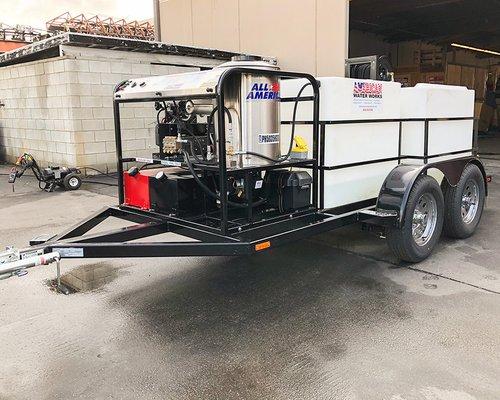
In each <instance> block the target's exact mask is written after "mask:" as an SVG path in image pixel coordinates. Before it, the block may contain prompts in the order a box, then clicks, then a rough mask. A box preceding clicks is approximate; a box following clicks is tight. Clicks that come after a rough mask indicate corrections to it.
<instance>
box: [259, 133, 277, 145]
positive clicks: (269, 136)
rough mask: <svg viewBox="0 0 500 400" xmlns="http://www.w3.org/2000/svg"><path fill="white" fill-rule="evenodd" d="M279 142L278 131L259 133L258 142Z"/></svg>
mask: <svg viewBox="0 0 500 400" xmlns="http://www.w3.org/2000/svg"><path fill="white" fill-rule="evenodd" d="M279 142H280V134H279V133H260V134H259V144H276V143H279Z"/></svg>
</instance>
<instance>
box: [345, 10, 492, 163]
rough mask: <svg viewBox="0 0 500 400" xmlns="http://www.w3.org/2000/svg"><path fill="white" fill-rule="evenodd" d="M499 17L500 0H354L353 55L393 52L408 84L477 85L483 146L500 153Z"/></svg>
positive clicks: (477, 118) (477, 123) (397, 74)
mask: <svg viewBox="0 0 500 400" xmlns="http://www.w3.org/2000/svg"><path fill="white" fill-rule="evenodd" d="M499 20H500V1H499V0H491V1H476V0H407V1H399V0H379V1H376V2H375V1H372V0H352V1H351V2H350V20H349V24H350V25H349V26H350V33H349V57H361V56H366V55H372V54H379V55H381V54H386V55H388V56H389V58H390V60H391V62H392V64H393V68H394V73H395V74H394V78H395V80H396V81H399V82H401V84H402V85H403V86H415V85H416V84H418V83H436V84H448V85H460V86H466V87H467V88H469V89H472V90H474V91H475V106H474V119H475V124H474V126H475V129H476V130H477V131H478V133H479V134H478V137H479V140H478V145H479V151H480V153H482V154H483V155H484V156H485V157H498V158H499V159H500V24H499Z"/></svg>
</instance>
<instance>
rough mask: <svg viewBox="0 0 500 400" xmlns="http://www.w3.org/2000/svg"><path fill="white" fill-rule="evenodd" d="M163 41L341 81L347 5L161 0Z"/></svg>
mask: <svg viewBox="0 0 500 400" xmlns="http://www.w3.org/2000/svg"><path fill="white" fill-rule="evenodd" d="M160 20H161V37H162V41H164V42H168V43H175V44H183V45H189V46H201V47H211V48H217V49H221V50H229V51H234V52H238V53H252V54H259V55H266V56H270V57H276V58H277V60H278V63H279V65H280V66H281V67H282V69H284V70H292V71H302V72H309V73H311V74H313V75H318V76H343V75H344V60H345V58H346V57H347V41H348V24H349V1H348V0H300V1H298V0H272V1H269V0H160Z"/></svg>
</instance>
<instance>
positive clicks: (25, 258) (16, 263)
mask: <svg viewBox="0 0 500 400" xmlns="http://www.w3.org/2000/svg"><path fill="white" fill-rule="evenodd" d="M60 260H61V256H60V254H59V253H58V252H57V251H53V252H51V253H46V254H43V250H39V251H33V250H31V251H23V250H16V249H14V248H8V249H7V250H6V251H5V252H3V253H0V279H7V278H10V277H12V276H23V275H26V274H27V270H28V269H29V268H33V267H37V266H39V265H48V264H51V263H53V262H55V263H57V285H58V287H60V286H61V285H60V283H61V280H60V275H61V274H60Z"/></svg>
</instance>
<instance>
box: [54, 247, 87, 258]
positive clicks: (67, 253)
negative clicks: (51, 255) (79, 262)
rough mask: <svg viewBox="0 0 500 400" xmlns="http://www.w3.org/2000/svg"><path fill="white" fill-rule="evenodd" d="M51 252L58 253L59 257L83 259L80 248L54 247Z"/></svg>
mask: <svg viewBox="0 0 500 400" xmlns="http://www.w3.org/2000/svg"><path fill="white" fill-rule="evenodd" d="M52 250H53V251H56V252H58V253H59V254H60V255H61V257H68V258H69V257H76V258H79V257H83V249H82V248H81V247H54V248H53V249H52Z"/></svg>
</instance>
